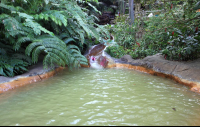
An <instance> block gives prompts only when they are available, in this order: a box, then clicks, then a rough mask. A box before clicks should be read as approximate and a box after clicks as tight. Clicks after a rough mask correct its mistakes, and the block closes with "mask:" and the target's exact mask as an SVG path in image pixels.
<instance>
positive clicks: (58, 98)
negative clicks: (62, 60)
mask: <svg viewBox="0 0 200 127" xmlns="http://www.w3.org/2000/svg"><path fill="white" fill-rule="evenodd" d="M173 108H174V109H173ZM0 116H1V117H0V125H1V126H3V125H21V126H22V125H25V126H29V125H30V126H37V125H48V126H64V125H121V126H123V125H125V126H126V125H130V126H132V125H138V126H142V125H144V126H145V125H149V126H153V125H155V126H156V125H161V126H164V125H173V126H175V125H177V126H181V125H182V126H184V125H187V126H189V125H200V95H198V94H196V93H193V92H191V91H189V89H188V88H187V87H184V86H183V85H180V84H177V83H175V82H174V81H171V80H169V79H165V78H162V77H157V76H152V75H149V74H145V73H141V72H137V71H134V70H128V69H114V68H113V69H102V70H96V69H90V68H81V69H79V70H75V71H73V72H69V71H63V72H61V73H59V74H58V75H56V76H54V77H53V78H50V79H47V80H45V81H42V82H38V83H33V84H30V85H27V86H24V87H21V88H17V89H15V90H11V91H8V92H5V93H3V94H0Z"/></svg>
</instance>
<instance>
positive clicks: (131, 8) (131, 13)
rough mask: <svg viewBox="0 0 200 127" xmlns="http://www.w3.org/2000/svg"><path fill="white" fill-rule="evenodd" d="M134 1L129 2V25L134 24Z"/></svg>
mask: <svg viewBox="0 0 200 127" xmlns="http://www.w3.org/2000/svg"><path fill="white" fill-rule="evenodd" d="M133 4H134V0H129V16H130V19H131V22H130V25H132V24H133V23H134V10H133Z"/></svg>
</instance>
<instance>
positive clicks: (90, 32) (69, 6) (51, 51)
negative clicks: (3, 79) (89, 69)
mask: <svg viewBox="0 0 200 127" xmlns="http://www.w3.org/2000/svg"><path fill="white" fill-rule="evenodd" d="M77 2H88V1H73V0H67V1H63V0H38V1H32V0H15V1H14V2H12V1H7V0H4V1H2V2H1V3H0V7H1V10H0V21H1V22H0V37H1V39H0V40H1V43H2V44H6V45H9V46H8V47H7V48H6V49H5V47H1V51H0V52H1V59H4V60H3V61H1V68H0V72H1V73H0V75H4V76H14V75H16V74H20V73H22V72H24V71H26V69H25V68H26V67H28V66H30V65H31V64H30V63H32V64H35V63H37V62H38V59H39V57H40V56H44V59H43V65H44V68H48V67H54V66H55V65H56V64H57V65H59V66H66V65H67V66H68V67H69V68H73V67H80V64H88V62H87V59H86V58H85V57H84V56H83V55H82V54H81V50H80V49H82V47H83V44H84V43H86V42H87V43H88V42H89V41H87V40H97V41H98V40H99V38H100V37H103V36H107V33H108V32H107V31H106V30H104V29H103V27H102V26H99V25H98V24H95V22H94V20H95V19H96V18H97V17H95V16H94V15H88V14H87V13H86V10H87V9H84V8H83V7H80V6H78V4H77ZM93 8H94V7H93ZM8 50H9V51H11V53H12V54H9V55H8V54H7V53H8ZM19 50H22V52H20V53H21V56H22V54H24V56H25V55H27V56H28V57H31V58H32V61H31V62H30V61H29V62H27V61H24V59H23V60H22V58H21V57H16V56H15V55H16V54H17V53H18V52H19ZM3 53H4V55H3ZM10 58H12V60H10V61H9V59H10ZM4 64H5V65H4ZM9 65H11V66H12V67H13V68H11V67H10V66H9Z"/></svg>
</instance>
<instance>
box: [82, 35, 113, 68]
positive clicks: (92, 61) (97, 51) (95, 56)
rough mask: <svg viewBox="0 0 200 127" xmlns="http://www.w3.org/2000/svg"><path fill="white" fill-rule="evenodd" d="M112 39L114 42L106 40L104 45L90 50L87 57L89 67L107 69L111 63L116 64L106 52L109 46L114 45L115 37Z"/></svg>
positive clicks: (95, 46)
mask: <svg viewBox="0 0 200 127" xmlns="http://www.w3.org/2000/svg"><path fill="white" fill-rule="evenodd" d="M111 39H112V40H111V41H109V42H108V41H107V40H104V44H102V43H101V44H98V45H94V46H92V47H91V48H90V49H89V51H88V53H87V54H86V55H85V56H86V58H87V59H88V61H89V67H91V68H96V69H103V68H106V67H107V66H108V64H109V63H112V64H113V63H114V61H113V60H112V58H111V57H110V56H109V55H108V54H107V53H105V52H104V50H105V49H106V47H107V46H108V45H109V44H111V43H112V44H113V42H114V37H113V36H112V38H111Z"/></svg>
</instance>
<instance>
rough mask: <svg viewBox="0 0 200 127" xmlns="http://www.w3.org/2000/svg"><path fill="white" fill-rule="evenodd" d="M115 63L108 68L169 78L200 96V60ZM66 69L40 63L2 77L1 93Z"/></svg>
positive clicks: (128, 58)
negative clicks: (23, 71) (52, 67)
mask: <svg viewBox="0 0 200 127" xmlns="http://www.w3.org/2000/svg"><path fill="white" fill-rule="evenodd" d="M113 61H114V63H110V64H108V65H107V68H113V67H116V68H128V69H134V70H138V71H141V72H144V73H149V74H152V75H155V76H161V77H165V78H169V79H172V80H174V81H176V82H178V83H180V84H183V85H186V86H188V87H189V88H190V90H191V91H193V92H196V93H199V94H200V59H197V60H195V61H187V62H178V61H169V60H165V59H164V58H163V57H162V56H161V54H156V55H153V56H148V57H146V58H144V59H137V60H134V59H132V58H131V56H129V55H125V56H123V57H122V58H120V59H114V58H113ZM81 66H82V67H89V66H85V65H81ZM64 69H65V68H64V67H55V68H54V69H53V70H48V69H43V65H42V63H38V64H36V65H34V66H32V67H31V68H30V69H29V71H28V72H27V73H25V74H22V75H20V76H15V77H12V78H8V77H4V76H0V93H3V92H5V91H8V90H11V89H14V88H17V87H20V86H24V85H27V84H31V83H34V82H39V81H41V80H44V79H47V78H50V77H53V76H54V75H55V74H57V73H58V72H60V71H62V70H64Z"/></svg>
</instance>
